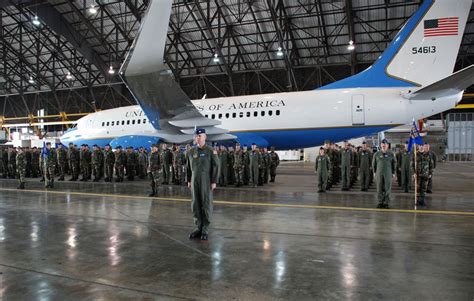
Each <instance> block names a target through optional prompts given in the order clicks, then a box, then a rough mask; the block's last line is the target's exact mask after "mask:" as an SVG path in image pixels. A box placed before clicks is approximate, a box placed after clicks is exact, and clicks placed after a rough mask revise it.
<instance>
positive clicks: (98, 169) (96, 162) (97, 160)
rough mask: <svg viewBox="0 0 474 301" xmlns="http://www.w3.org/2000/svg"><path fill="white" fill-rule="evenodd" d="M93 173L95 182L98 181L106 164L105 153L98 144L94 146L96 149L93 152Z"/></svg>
mask: <svg viewBox="0 0 474 301" xmlns="http://www.w3.org/2000/svg"><path fill="white" fill-rule="evenodd" d="M91 162H92V175H93V176H94V182H98V181H99V180H100V179H101V177H102V168H103V166H104V154H103V153H102V150H101V149H100V147H98V146H94V151H93V152H92V154H91Z"/></svg>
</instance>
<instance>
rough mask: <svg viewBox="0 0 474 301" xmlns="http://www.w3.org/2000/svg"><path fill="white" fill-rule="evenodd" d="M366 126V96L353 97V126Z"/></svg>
mask: <svg viewBox="0 0 474 301" xmlns="http://www.w3.org/2000/svg"><path fill="white" fill-rule="evenodd" d="M363 124H365V110H364V95H361V94H358V95H352V125H363Z"/></svg>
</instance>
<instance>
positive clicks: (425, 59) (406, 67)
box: [320, 0, 472, 89]
mask: <svg viewBox="0 0 474 301" xmlns="http://www.w3.org/2000/svg"><path fill="white" fill-rule="evenodd" d="M471 5H472V0H456V1H452V0H425V1H424V2H423V4H422V5H421V6H420V8H419V9H418V11H417V12H416V13H415V14H414V15H413V16H412V17H411V18H410V19H409V20H408V22H407V23H406V24H405V25H404V26H403V28H402V29H401V30H400V31H399V32H398V34H397V35H396V36H395V38H394V39H393V41H392V42H391V43H390V45H389V46H388V47H387V48H386V49H385V51H384V52H383V53H382V55H381V56H380V57H379V58H378V59H377V61H376V62H375V63H374V64H373V65H372V66H370V67H369V68H368V69H366V70H364V71H362V72H361V73H359V74H356V75H354V76H351V77H349V78H347V79H344V80H341V81H338V82H335V83H332V84H329V85H327V86H324V87H322V88H320V89H337V88H356V87H374V88H375V87H422V86H427V85H430V84H432V83H435V82H437V81H439V80H441V79H443V78H446V77H448V76H450V75H451V74H452V73H453V70H454V65H455V63H456V58H457V54H458V51H459V47H460V44H461V40H462V36H463V33H464V28H465V27H466V23H467V19H468V15H469V11H470V8H471Z"/></svg>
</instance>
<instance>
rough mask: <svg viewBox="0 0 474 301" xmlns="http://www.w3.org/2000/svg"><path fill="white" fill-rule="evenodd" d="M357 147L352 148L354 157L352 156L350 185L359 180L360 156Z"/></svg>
mask: <svg viewBox="0 0 474 301" xmlns="http://www.w3.org/2000/svg"><path fill="white" fill-rule="evenodd" d="M358 155H359V154H358V152H357V150H356V149H355V148H352V157H351V183H350V187H351V188H352V186H354V184H355V182H357V174H358V173H359V156H358Z"/></svg>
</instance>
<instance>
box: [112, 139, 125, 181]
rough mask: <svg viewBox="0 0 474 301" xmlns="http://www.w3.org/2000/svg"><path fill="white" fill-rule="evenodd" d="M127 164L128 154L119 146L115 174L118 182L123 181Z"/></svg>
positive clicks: (116, 153)
mask: <svg viewBox="0 0 474 301" xmlns="http://www.w3.org/2000/svg"><path fill="white" fill-rule="evenodd" d="M126 164H127V155H126V154H125V152H123V151H122V148H121V147H117V150H116V151H115V176H116V177H117V179H116V180H115V181H116V182H123V175H124V167H125V165H126Z"/></svg>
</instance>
